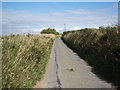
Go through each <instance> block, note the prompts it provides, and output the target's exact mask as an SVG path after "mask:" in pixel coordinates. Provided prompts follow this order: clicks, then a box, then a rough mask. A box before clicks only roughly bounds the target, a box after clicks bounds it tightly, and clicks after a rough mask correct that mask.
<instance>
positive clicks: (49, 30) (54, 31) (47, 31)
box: [41, 28, 59, 35]
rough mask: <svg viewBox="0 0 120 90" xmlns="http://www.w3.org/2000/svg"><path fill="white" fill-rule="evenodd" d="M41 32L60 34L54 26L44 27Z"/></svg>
mask: <svg viewBox="0 0 120 90" xmlns="http://www.w3.org/2000/svg"><path fill="white" fill-rule="evenodd" d="M41 34H55V35H59V33H58V32H57V31H56V30H55V29H52V28H48V29H44V30H42V31H41Z"/></svg>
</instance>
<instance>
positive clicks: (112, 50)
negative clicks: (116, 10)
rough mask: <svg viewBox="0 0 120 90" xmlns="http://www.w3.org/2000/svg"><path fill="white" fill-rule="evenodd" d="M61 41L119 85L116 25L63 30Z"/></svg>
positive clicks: (119, 50)
mask: <svg viewBox="0 0 120 90" xmlns="http://www.w3.org/2000/svg"><path fill="white" fill-rule="evenodd" d="M62 39H63V41H64V42H65V43H66V44H67V45H68V46H69V47H70V48H71V49H72V50H73V51H75V52H76V53H77V54H78V55H79V56H80V57H81V58H83V59H84V60H85V61H86V62H88V63H89V64H90V65H91V66H93V67H94V68H95V69H97V70H98V71H99V72H100V73H101V74H102V75H104V77H106V78H107V79H108V80H109V81H110V82H114V83H115V84H117V85H118V86H119V87H120V30H118V27H117V26H113V27H100V28H99V29H90V28H89V29H88V28H86V29H81V30H78V31H68V32H64V33H63V36H62Z"/></svg>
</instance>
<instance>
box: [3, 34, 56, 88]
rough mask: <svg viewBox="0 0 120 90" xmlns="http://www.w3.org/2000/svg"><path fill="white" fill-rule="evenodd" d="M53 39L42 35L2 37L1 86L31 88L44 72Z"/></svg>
mask: <svg viewBox="0 0 120 90" xmlns="http://www.w3.org/2000/svg"><path fill="white" fill-rule="evenodd" d="M54 39H55V37H45V36H42V35H27V36H25V35H10V36H6V37H3V38H2V40H3V45H2V67H3V68H2V69H3V74H2V75H3V77H2V78H3V80H2V82H3V88H32V87H33V85H35V84H36V82H37V81H38V80H40V79H41V78H42V75H43V73H44V72H45V66H46V64H47V61H48V59H49V55H50V50H51V47H52V44H53V41H54Z"/></svg>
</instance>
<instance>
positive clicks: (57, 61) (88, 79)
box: [35, 38, 111, 88]
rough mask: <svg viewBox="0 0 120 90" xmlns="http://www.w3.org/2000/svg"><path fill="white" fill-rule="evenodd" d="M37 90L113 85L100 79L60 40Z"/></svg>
mask: <svg viewBox="0 0 120 90" xmlns="http://www.w3.org/2000/svg"><path fill="white" fill-rule="evenodd" d="M35 88H111V85H110V84H108V83H106V82H105V81H103V80H101V79H100V78H98V77H97V75H96V74H94V73H93V72H92V68H91V67H90V66H89V65H87V64H86V63H85V61H83V60H82V59H81V58H80V57H79V56H78V55H76V54H75V53H74V52H73V51H72V50H71V49H69V48H68V47H67V46H66V45H65V44H64V43H63V41H62V40H61V39H60V38H58V39H56V40H55V42H54V45H53V48H52V51H51V56H50V60H49V62H48V65H47V68H46V73H45V75H44V78H43V79H42V80H41V81H40V82H38V84H37V85H36V86H35Z"/></svg>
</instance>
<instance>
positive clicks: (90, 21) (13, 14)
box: [2, 2, 118, 34]
mask: <svg viewBox="0 0 120 90" xmlns="http://www.w3.org/2000/svg"><path fill="white" fill-rule="evenodd" d="M2 10H3V24H2V25H3V34H10V33H15V34H17V33H34V34H37V33H39V32H40V31H41V30H42V29H44V28H48V27H51V28H55V29H56V30H57V31H58V32H63V31H64V29H63V28H64V27H63V25H64V23H66V25H67V30H76V29H80V28H85V27H99V26H106V25H109V24H115V23H117V18H118V16H117V15H118V3H117V2H3V3H2Z"/></svg>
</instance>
